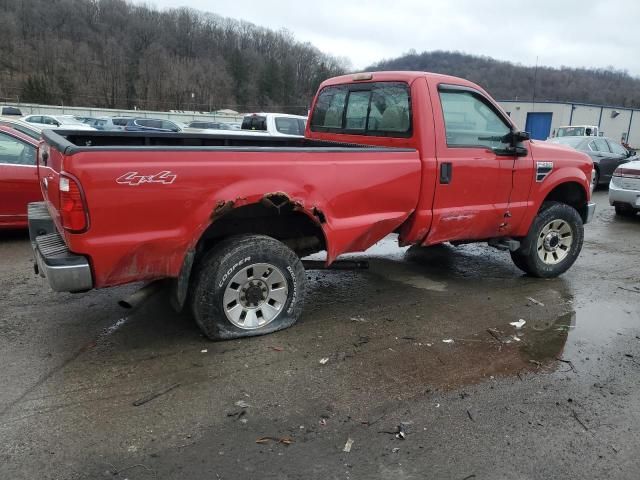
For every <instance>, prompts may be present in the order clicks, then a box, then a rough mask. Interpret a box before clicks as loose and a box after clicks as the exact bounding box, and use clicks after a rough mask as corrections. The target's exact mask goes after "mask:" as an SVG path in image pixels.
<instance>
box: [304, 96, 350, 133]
mask: <svg viewBox="0 0 640 480" xmlns="http://www.w3.org/2000/svg"><path fill="white" fill-rule="evenodd" d="M346 99H347V89H346V88H344V87H328V88H324V89H323V90H322V92H320V96H319V97H318V101H317V102H316V106H315V109H314V110H313V118H312V120H311V128H312V129H313V130H315V128H314V127H320V128H321V129H330V128H342V115H343V113H344V102H345V100H346Z"/></svg>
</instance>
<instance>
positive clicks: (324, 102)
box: [311, 82, 411, 137]
mask: <svg viewBox="0 0 640 480" xmlns="http://www.w3.org/2000/svg"><path fill="white" fill-rule="evenodd" d="M311 130H312V131H314V132H331V133H344V134H349V135H371V136H381V137H410V136H411V99H410V96H409V86H408V85H407V84H406V83H402V82H375V83H357V84H349V85H338V86H332V87H325V88H323V89H322V91H321V92H320V95H319V96H318V101H317V102H316V106H315V109H314V111H313V116H312V117H311Z"/></svg>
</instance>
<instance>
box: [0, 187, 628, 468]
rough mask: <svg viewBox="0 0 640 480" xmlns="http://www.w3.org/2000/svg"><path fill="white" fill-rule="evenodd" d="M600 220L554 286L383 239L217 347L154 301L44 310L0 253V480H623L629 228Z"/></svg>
mask: <svg viewBox="0 0 640 480" xmlns="http://www.w3.org/2000/svg"><path fill="white" fill-rule="evenodd" d="M595 199H596V201H597V202H598V204H599V205H598V211H597V215H596V218H595V220H594V222H593V223H592V224H590V225H588V226H587V227H586V235H585V246H584V249H583V252H582V255H581V256H580V258H579V259H578V261H577V263H576V264H575V266H574V267H573V268H572V269H571V270H570V271H569V272H567V273H566V274H565V275H563V276H562V277H561V278H557V279H552V280H539V279H531V278H527V277H525V276H522V275H521V274H520V272H519V271H518V270H517V269H516V268H515V267H514V266H513V265H512V264H511V261H510V259H509V256H508V255H507V254H504V253H502V252H498V251H495V250H493V249H490V248H489V247H486V246H481V245H469V246H463V247H458V248H454V247H449V246H442V247H434V248H429V249H415V248H411V249H400V248H397V247H395V246H394V245H395V244H394V239H393V238H391V237H390V238H387V239H385V240H384V241H382V242H380V243H379V244H378V245H376V246H375V247H373V248H372V249H371V250H369V251H368V252H366V253H364V254H359V255H357V257H361V258H367V259H369V261H370V269H369V270H364V271H310V272H308V274H307V276H308V280H309V282H308V291H307V306H306V310H305V314H304V316H303V318H302V319H301V321H300V322H299V323H298V324H297V325H296V326H294V327H293V328H291V329H288V330H286V331H282V332H278V333H275V334H272V335H268V336H264V337H258V338H251V339H245V340H239V341H229V342H221V343H212V342H209V341H207V340H206V339H205V338H204V337H203V336H202V335H201V334H200V332H199V331H198V329H197V328H196V327H195V325H194V324H193V322H192V320H191V319H190V318H189V317H188V315H177V314H175V313H173V312H172V310H171V309H170V307H169V305H168V301H167V299H166V295H162V294H158V295H156V296H154V297H153V298H151V299H150V300H149V301H148V302H146V303H145V304H144V305H142V306H141V307H140V308H139V309H138V310H135V311H133V312H130V311H126V310H122V309H121V308H120V307H118V305H117V300H118V299H120V298H122V297H123V296H126V295H127V294H129V293H132V292H133V291H135V289H136V286H127V287H121V288H114V289H108V290H101V291H92V292H88V293H85V294H77V295H71V294H55V293H53V292H51V291H50V290H49V289H48V287H47V286H46V285H45V284H44V280H42V279H40V278H38V277H35V276H34V275H33V271H32V267H31V254H30V250H29V248H30V247H29V242H28V239H27V237H26V235H24V234H20V233H2V234H0V259H1V263H0V291H1V292H2V296H1V297H0V363H1V364H2V366H3V368H2V370H1V373H0V375H1V376H0V380H1V385H2V388H1V389H0V438H2V442H1V443H0V478H2V479H23V478H24V479H36V478H37V479H84V478H90V479H94V478H107V479H108V478H116V479H117V478H120V479H124V478H128V479H131V480H133V479H183V478H184V479H186V478H189V479H192V478H193V479H201V478H203V479H204V478H206V479H236V478H237V479H251V478H260V479H265V478H283V479H289V478H301V479H302V478H304V479H315V478H319V479H334V478H336V479H337V478H341V479H350V478H353V479H359V478H384V479H386V478H390V479H394V480H401V479H414V478H415V479H424V478H452V479H460V480H462V479H472V478H473V479H502V478H504V479H516V478H517V479H534V478H535V479H538V478H539V479H549V478H612V479H613V478H616V479H617V478H629V479H637V478H638V471H640V458H639V457H638V454H637V453H638V450H639V447H640V433H639V432H640V380H639V379H640V376H639V373H640V283H639V282H640V262H638V253H639V252H640V248H639V247H638V242H639V240H640V216H637V217H636V218H631V219H621V218H616V217H615V215H614V213H613V209H612V208H610V207H609V206H608V204H607V199H606V192H597V193H596V195H595ZM520 319H523V320H525V322H526V323H525V324H524V326H523V327H521V328H519V329H518V328H516V327H514V326H512V325H510V322H515V321H518V320H520ZM324 359H327V360H326V363H322V362H321V360H324ZM154 394H158V396H156V397H155V398H151V397H153V396H154ZM135 403H142V404H140V405H137V406H136V405H135ZM400 430H401V431H402V434H399V433H398V432H399V431H400ZM347 445H350V451H349V452H347V451H345V450H349V448H346V446H347Z"/></svg>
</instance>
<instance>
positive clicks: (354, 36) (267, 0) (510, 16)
mask: <svg viewBox="0 0 640 480" xmlns="http://www.w3.org/2000/svg"><path fill="white" fill-rule="evenodd" d="M136 1H138V3H143V2H142V1H140V0H136ZM144 3H147V4H150V5H152V6H156V7H158V8H162V9H164V8H173V7H179V6H189V7H192V8H195V9H198V10H203V11H208V12H213V13H216V14H218V15H222V16H224V17H232V18H236V19H243V20H247V21H249V22H252V23H255V24H257V25H261V26H265V27H269V28H273V29H276V30H277V29H280V28H286V29H288V30H289V31H291V32H292V33H293V34H294V35H295V37H296V38H297V39H298V40H301V41H309V42H311V43H313V44H314V45H315V46H316V47H318V48H319V49H320V50H322V51H324V52H327V53H330V54H333V55H336V56H344V57H347V58H348V59H349V60H350V61H351V64H352V66H353V67H354V69H362V68H365V67H366V66H368V65H371V64H372V63H374V62H376V61H378V60H381V59H384V58H393V57H396V56H399V55H401V54H402V53H404V52H406V51H408V50H409V49H411V48H414V49H416V50H417V51H418V52H422V51H424V50H458V51H461V52H465V53H472V54H475V55H487V56H490V57H493V58H497V59H500V60H508V61H512V62H516V63H522V64H524V65H534V64H535V62H536V56H537V57H539V63H540V65H548V66H554V67H559V66H562V65H566V66H571V67H603V68H604V67H608V66H614V67H615V68H617V69H626V70H628V71H629V73H631V74H632V75H636V76H640V49H639V47H640V35H639V34H638V28H640V2H638V1H637V0H601V1H593V0H583V1H566V0H533V1H529V2H520V1H514V0H511V1H503V0H492V1H488V0H369V1H349V0H320V1H317V0H316V1H304V0H296V1H287V0H258V1H255V0H217V1H215V0H151V1H145V2H144Z"/></svg>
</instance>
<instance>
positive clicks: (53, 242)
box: [28, 202, 93, 292]
mask: <svg viewBox="0 0 640 480" xmlns="http://www.w3.org/2000/svg"><path fill="white" fill-rule="evenodd" d="M28 214H29V236H30V237H31V245H32V247H33V254H34V257H35V268H36V273H39V274H40V276H42V277H45V278H46V279H47V281H48V282H49V285H50V286H51V289H52V290H54V291H56V292H83V291H86V290H90V289H91V288H93V279H92V277H91V266H90V265H89V261H88V260H87V258H86V257H84V256H82V255H76V254H75V253H71V252H70V251H69V248H68V247H67V244H66V243H65V241H64V238H62V235H60V234H59V233H58V231H57V230H56V227H55V224H54V223H53V220H52V219H51V216H50V215H49V212H48V210H47V208H46V204H45V203H44V202H36V203H30V204H29V208H28Z"/></svg>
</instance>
